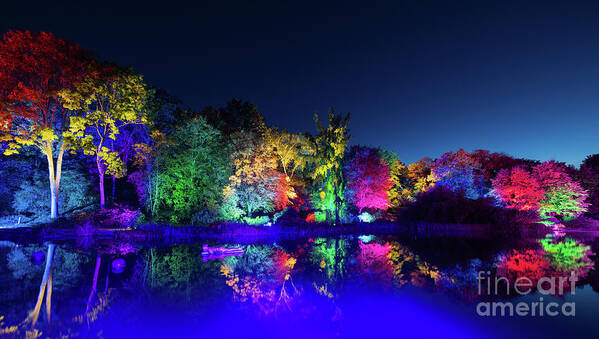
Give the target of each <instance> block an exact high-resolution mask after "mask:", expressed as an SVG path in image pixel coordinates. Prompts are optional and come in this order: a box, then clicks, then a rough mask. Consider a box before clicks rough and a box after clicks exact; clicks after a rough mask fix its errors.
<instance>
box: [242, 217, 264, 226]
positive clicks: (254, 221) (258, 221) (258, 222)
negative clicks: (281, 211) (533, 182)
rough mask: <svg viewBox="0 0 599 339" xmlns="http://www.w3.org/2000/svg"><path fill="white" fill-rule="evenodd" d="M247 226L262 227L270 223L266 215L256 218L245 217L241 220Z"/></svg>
mask: <svg viewBox="0 0 599 339" xmlns="http://www.w3.org/2000/svg"><path fill="white" fill-rule="evenodd" d="M243 221H245V222H246V223H247V224H248V225H264V224H266V223H268V222H269V221H270V218H269V217H268V216H266V215H262V216H258V217H245V218H243Z"/></svg>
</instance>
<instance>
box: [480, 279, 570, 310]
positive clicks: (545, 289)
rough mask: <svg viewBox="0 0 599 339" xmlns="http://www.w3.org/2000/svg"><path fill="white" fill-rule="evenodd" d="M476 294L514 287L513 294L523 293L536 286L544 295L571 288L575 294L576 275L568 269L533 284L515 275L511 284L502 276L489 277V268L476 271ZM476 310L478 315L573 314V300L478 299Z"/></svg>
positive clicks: (492, 293) (497, 294)
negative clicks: (491, 300)
mask: <svg viewBox="0 0 599 339" xmlns="http://www.w3.org/2000/svg"><path fill="white" fill-rule="evenodd" d="M476 279H477V280H478V295H479V296H482V295H483V294H484V293H486V295H487V296H499V295H500V293H502V292H505V293H506V294H507V295H510V291H512V290H513V291H515V293H516V295H520V296H524V295H527V294H529V293H531V292H532V291H533V290H535V289H536V291H538V292H539V293H541V294H543V295H563V294H564V293H565V292H568V290H569V291H570V293H571V294H572V295H574V294H575V288H576V281H578V278H577V277H576V275H575V274H574V272H571V274H570V276H569V277H567V276H565V277H564V276H561V277H542V278H540V279H539V280H538V281H537V283H536V284H534V283H533V281H532V280H531V279H529V278H527V277H519V278H517V279H516V280H515V281H514V282H513V284H511V283H510V281H509V280H508V279H507V278H505V277H493V278H491V272H489V271H481V272H478V277H477V278H476ZM476 313H477V314H478V315H479V316H483V317H489V316H510V317H512V316H521V317H525V316H533V317H544V316H549V317H556V316H560V315H561V316H566V317H573V316H575V315H576V304H575V303H574V302H563V303H557V302H548V303H547V302H545V301H544V299H543V297H539V298H538V299H537V300H535V301H531V302H528V301H521V302H517V303H513V302H510V301H504V302H497V301H493V302H479V303H478V304H477V305H476Z"/></svg>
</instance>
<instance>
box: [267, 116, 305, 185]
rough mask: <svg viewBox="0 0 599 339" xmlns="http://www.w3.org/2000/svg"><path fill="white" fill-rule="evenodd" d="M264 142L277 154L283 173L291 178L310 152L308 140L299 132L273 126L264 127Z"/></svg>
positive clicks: (301, 166)
mask: <svg viewBox="0 0 599 339" xmlns="http://www.w3.org/2000/svg"><path fill="white" fill-rule="evenodd" d="M264 142H265V143H266V145H267V147H268V148H270V149H271V150H272V151H273V152H274V154H275V155H276V156H277V158H278V160H279V162H280V164H281V168H282V169H283V173H285V175H286V176H287V177H288V178H289V179H290V180H291V179H293V176H294V174H295V172H296V170H298V169H302V168H304V167H305V166H306V159H307V156H308V155H309V154H310V151H311V149H310V147H309V145H308V140H307V139H306V137H305V136H303V135H301V134H294V133H290V132H287V131H286V130H284V129H283V130H278V129H276V128H274V127H271V128H266V130H265V132H264Z"/></svg>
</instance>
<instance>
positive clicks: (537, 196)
mask: <svg viewBox="0 0 599 339" xmlns="http://www.w3.org/2000/svg"><path fill="white" fill-rule="evenodd" d="M493 191H494V194H495V196H496V197H497V198H498V199H499V201H500V202H501V203H503V204H504V205H505V206H506V207H508V208H514V209H517V210H520V211H526V210H536V209H538V208H539V205H540V202H541V200H542V199H543V197H544V196H545V191H544V189H543V187H541V185H540V184H539V182H538V181H537V179H536V178H535V177H534V176H533V175H532V174H531V173H530V172H529V171H527V170H526V169H525V168H524V167H521V166H518V167H515V168H512V169H502V170H501V171H499V173H498V174H497V177H496V178H495V179H493Z"/></svg>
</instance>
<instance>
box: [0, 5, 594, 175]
mask: <svg viewBox="0 0 599 339" xmlns="http://www.w3.org/2000/svg"><path fill="white" fill-rule="evenodd" d="M22 3H23V4H22V5H18V4H15V2H12V4H7V3H6V4H3V5H2V12H3V13H1V14H0V30H2V31H6V30H8V29H29V30H34V31H39V30H45V31H51V32H54V33H55V34H56V35H58V36H62V37H66V38H68V39H70V40H72V41H74V42H77V43H79V44H81V45H83V46H84V47H85V48H87V49H90V50H93V51H95V52H97V53H98V54H99V55H100V56H102V57H103V58H105V59H108V60H111V61H116V62H117V63H119V64H122V65H126V66H133V67H134V68H135V69H136V70H137V71H138V72H140V73H143V74H144V75H145V77H146V80H147V81H148V82H149V83H150V84H151V85H153V86H155V87H161V88H165V89H167V90H168V91H169V92H170V93H171V94H173V95H175V96H177V97H179V98H181V99H182V100H183V101H184V102H185V103H186V104H188V105H189V106H191V107H192V108H195V109H200V108H202V107H204V106H207V105H213V106H217V107H220V106H223V105H224V104H225V103H226V101H228V100H229V99H231V98H232V97H239V98H242V99H244V100H249V101H251V102H253V103H255V104H256V105H257V106H258V108H259V110H260V111H261V112H262V114H263V115H264V116H265V117H266V118H267V120H268V122H269V123H271V124H275V125H278V126H282V127H286V128H288V129H290V130H294V131H310V132H314V125H313V121H312V115H313V113H314V112H315V111H316V112H319V113H321V114H322V115H323V118H324V117H325V115H326V112H327V110H328V107H329V106H333V107H334V108H335V110H336V111H338V112H351V114H352V121H351V126H350V128H351V132H352V135H353V140H352V142H353V143H355V144H365V145H380V146H383V147H385V148H387V149H390V150H392V151H395V152H397V153H398V154H399V155H400V157H401V158H402V159H403V160H404V161H406V162H413V161H416V160H418V159H419V158H421V157H424V156H428V157H433V158H434V157H438V156H439V155H440V154H442V153H444V152H446V151H449V150H457V149H458V148H465V149H467V150H473V149H477V148H484V149H490V150H493V151H503V152H506V153H509V154H512V155H515V156H521V157H529V158H533V159H539V160H549V159H556V160H561V161H566V162H569V163H572V164H575V165H578V164H579V163H580V161H581V160H582V159H583V158H584V157H585V156H586V155H588V154H592V153H599V133H597V132H596V131H597V128H598V127H599V115H598V110H599V5H597V2H595V4H592V2H588V3H583V2H580V3H576V4H575V2H574V1H563V2H562V4H561V5H555V4H548V3H549V1H544V2H542V3H538V4H535V3H533V2H532V1H516V2H506V1H494V2H491V1H480V0H479V1H473V2H462V1H444V2H428V1H406V2H402V1H395V2H389V3H380V2H376V1H363V2H359V3H355V4H351V3H350V2H341V3H332V2H327V3H326V4H325V1H318V2H308V1H298V2H288V1H284V0H282V1H279V2H273V3H267V2H264V3H259V2H257V1H247V2H239V3H237V2H229V1H211V2H206V3H203V2H201V1H196V2H191V1H190V2H189V3H182V2H178V1H172V0H171V1H161V2H160V3H156V4H152V2H150V1H144V2H140V3H137V4H134V3H132V2H128V1H124V0H123V1H118V2H112V1H89V2H88V1H85V2H82V3H81V4H71V3H69V2H58V3H59V5H57V2H54V4H52V3H51V2H50V1H45V2H44V5H36V4H34V3H31V2H25V1H23V2H22Z"/></svg>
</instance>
